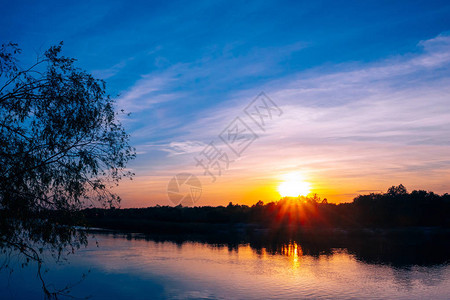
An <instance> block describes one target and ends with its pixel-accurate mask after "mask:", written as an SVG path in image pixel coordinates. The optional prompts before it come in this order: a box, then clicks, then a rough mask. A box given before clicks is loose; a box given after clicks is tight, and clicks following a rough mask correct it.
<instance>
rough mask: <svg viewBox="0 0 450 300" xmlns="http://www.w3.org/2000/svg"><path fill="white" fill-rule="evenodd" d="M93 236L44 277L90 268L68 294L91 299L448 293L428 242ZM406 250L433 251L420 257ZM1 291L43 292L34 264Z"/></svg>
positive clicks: (75, 274)
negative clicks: (422, 245) (337, 243)
mask: <svg viewBox="0 0 450 300" xmlns="http://www.w3.org/2000/svg"><path fill="white" fill-rule="evenodd" d="M96 238H97V240H98V242H99V247H96V246H95V243H90V245H89V246H88V247H87V248H84V249H80V250H79V251H78V252H76V254H75V255H72V256H71V257H70V259H69V261H68V262H66V263H63V264H53V263H52V264H50V266H49V268H50V271H49V272H48V273H46V274H45V277H46V280H47V282H48V283H51V284H53V285H54V286H56V287H60V288H61V287H64V286H65V285H66V284H68V283H75V282H77V281H79V280H80V278H82V274H83V273H87V272H88V271H89V273H88V274H87V276H86V278H85V279H84V280H82V281H81V282H80V283H79V284H77V285H75V286H74V287H72V288H71V295H73V296H76V297H86V296H91V297H92V299H280V298H283V299H336V298H339V299H361V298H366V299H387V298H389V299H425V298H431V299H449V298H450V265H449V263H448V259H447V258H448V257H447V254H448V253H446V252H445V253H439V251H436V250H435V249H434V250H433V249H429V247H428V250H430V251H429V252H427V253H426V254H424V253H422V252H421V251H422V250H423V249H419V248H417V249H415V250H414V249H411V247H409V246H405V248H403V249H397V248H396V249H394V250H393V251H386V249H385V248H386V247H385V245H384V246H383V247H381V248H383V249H384V250H383V251H381V252H380V251H378V250H376V251H372V250H373V249H376V248H379V249H381V248H380V247H379V244H373V245H367V244H364V245H363V246H362V247H355V246H354V245H353V246H349V247H347V248H346V247H340V248H330V247H324V246H317V245H315V246H310V245H302V244H301V243H298V242H293V241H291V242H289V243H272V244H270V245H264V244H257V243H256V244H255V243H251V244H242V243H238V242H236V243H226V244H223V245H220V244H217V243H206V242H193V241H184V242H179V241H178V242H171V241H154V240H152V239H143V238H139V236H136V237H130V236H124V235H112V234H100V235H97V236H96ZM405 249H410V250H413V251H411V252H410V253H405V251H407V250H405ZM398 251H401V252H403V253H404V254H405V255H401V253H398ZM411 253H415V254H417V253H419V254H421V255H422V254H424V255H428V256H433V253H435V254H434V257H429V259H425V260H423V259H419V258H418V257H417V256H415V255H412V256H411V255H410V254H411ZM422 258H423V257H422ZM14 259H15V258H12V261H14ZM0 292H1V294H0V299H42V298H43V294H42V291H41V289H40V285H39V281H38V280H37V278H36V269H35V268H33V267H32V266H30V267H26V268H23V269H21V268H16V269H15V271H14V272H13V273H12V274H11V275H9V274H7V273H5V272H2V273H1V274H0Z"/></svg>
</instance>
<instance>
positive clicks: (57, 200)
mask: <svg viewBox="0 0 450 300" xmlns="http://www.w3.org/2000/svg"><path fill="white" fill-rule="evenodd" d="M61 47H62V43H60V44H59V45H57V46H53V47H51V48H49V49H48V50H47V51H46V52H45V53H44V55H43V56H40V57H38V58H37V59H36V62H35V63H34V64H33V65H31V66H30V67H27V68H21V67H20V66H19V64H18V60H17V56H18V55H19V54H20V53H21V50H20V49H19V48H18V45H17V44H13V43H9V44H6V45H2V47H1V48H0V166H1V169H0V249H2V251H3V252H6V251H11V249H13V250H12V251H18V252H19V253H21V254H22V255H23V256H24V257H25V258H26V261H27V262H29V261H35V262H37V264H38V275H39V278H40V279H41V280H42V285H43V289H44V292H45V294H46V295H47V296H52V295H53V296H54V295H55V294H54V293H52V292H51V291H49V290H48V289H47V287H46V285H45V282H44V280H43V279H42V276H41V272H40V270H41V267H42V264H43V260H42V258H41V254H40V253H41V251H42V249H43V248H44V247H46V248H47V247H50V248H51V249H52V251H53V253H54V254H56V255H57V257H60V255H61V253H62V251H63V250H67V249H69V250H70V251H73V250H74V249H76V248H78V247H80V246H81V245H84V244H87V239H86V235H85V234H84V233H83V232H82V231H77V230H76V229H75V226H76V225H80V219H79V218H78V217H77V215H78V214H77V212H78V211H79V210H80V209H81V208H84V207H87V206H93V205H102V206H109V207H113V206H114V205H116V204H118V203H119V202H120V198H119V197H117V196H116V195H115V194H113V193H112V192H111V191H110V187H112V186H114V185H117V183H118V181H119V180H120V179H122V178H123V177H130V176H131V175H132V174H131V173H130V172H127V171H126V169H125V167H126V164H127V162H128V161H129V160H130V159H132V158H134V156H135V152H134V149H133V148H132V147H130V146H129V136H128V135H127V133H126V132H125V130H124V128H123V126H122V125H121V123H120V121H119V120H118V113H117V112H116V111H115V108H114V101H113V99H111V98H110V97H109V96H108V95H107V94H106V89H105V82H103V81H101V80H97V79H95V78H93V77H92V76H91V75H90V74H88V73H87V72H86V71H83V70H81V69H79V68H77V67H75V59H72V58H67V57H64V56H61V55H60V52H61ZM63 225H64V226H63Z"/></svg>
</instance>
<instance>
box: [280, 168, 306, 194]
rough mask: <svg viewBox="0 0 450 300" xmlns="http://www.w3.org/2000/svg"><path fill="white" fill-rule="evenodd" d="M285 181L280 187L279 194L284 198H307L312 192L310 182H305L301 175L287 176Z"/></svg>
mask: <svg viewBox="0 0 450 300" xmlns="http://www.w3.org/2000/svg"><path fill="white" fill-rule="evenodd" d="M284 177H285V180H284V181H283V182H282V183H280V185H279V186H278V193H280V195H281V196H282V197H298V196H306V195H308V194H309V193H310V192H311V185H310V184H309V182H306V181H304V180H303V178H302V177H301V176H299V175H295V174H288V175H285V176H284Z"/></svg>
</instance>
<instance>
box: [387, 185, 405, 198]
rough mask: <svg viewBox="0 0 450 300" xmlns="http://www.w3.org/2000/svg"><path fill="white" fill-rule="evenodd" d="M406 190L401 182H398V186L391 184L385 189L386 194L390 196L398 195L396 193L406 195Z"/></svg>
mask: <svg viewBox="0 0 450 300" xmlns="http://www.w3.org/2000/svg"><path fill="white" fill-rule="evenodd" d="M407 193H408V192H407V190H406V188H405V186H404V185H403V184H400V185H399V186H395V185H393V186H391V187H390V188H389V189H388V190H387V194H388V195H391V196H398V195H406V194H407Z"/></svg>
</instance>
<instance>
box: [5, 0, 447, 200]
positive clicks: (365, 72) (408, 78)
mask: <svg viewBox="0 0 450 300" xmlns="http://www.w3.org/2000/svg"><path fill="white" fill-rule="evenodd" d="M0 14H1V18H0V40H1V42H2V43H4V42H8V41H14V42H17V43H19V45H20V47H21V48H22V49H23V53H22V55H21V57H20V60H21V62H22V63H23V64H27V63H30V62H32V61H33V60H34V59H35V57H36V54H37V53H42V52H43V51H45V49H47V48H48V47H49V46H51V45H55V44H57V43H59V42H60V41H64V47H63V51H64V55H66V56H71V57H75V58H77V60H78V61H77V65H78V66H79V67H81V68H83V69H85V70H87V71H89V72H91V73H92V74H94V76H96V77H97V78H101V79H104V80H105V81H106V82H107V89H108V92H109V93H110V94H111V95H112V96H114V97H115V98H116V100H117V109H118V110H119V109H124V110H125V111H126V112H129V113H131V114H130V116H129V117H126V116H124V117H122V122H123V123H124V125H125V127H126V129H127V131H128V132H129V133H130V135H131V144H132V145H133V146H134V147H135V148H136V151H137V158H136V159H135V160H134V161H133V162H132V163H130V164H129V169H130V170H132V171H133V172H134V173H135V174H136V175H135V176H134V179H133V180H132V181H130V180H124V181H123V182H121V184H120V186H119V187H118V188H116V189H115V190H114V191H115V192H117V193H118V194H119V195H120V196H121V197H122V199H123V200H122V205H121V206H122V207H147V206H153V205H157V204H159V205H172V204H173V202H172V201H171V199H173V198H169V197H168V192H167V191H168V189H169V190H171V189H172V187H173V186H171V185H169V182H171V179H172V178H173V177H174V176H176V175H177V174H180V173H186V174H192V175H194V176H195V177H196V178H198V181H199V182H200V184H201V197H199V198H196V199H195V200H196V203H195V205H227V204H228V203H229V202H230V201H231V202H233V203H239V204H247V205H250V204H254V203H256V202H257V201H258V200H262V201H264V202H269V201H276V200H278V199H279V198H280V197H281V196H280V194H279V192H278V190H277V188H278V186H279V185H280V184H282V183H283V182H284V181H286V180H289V178H293V177H295V178H296V180H297V182H298V184H300V185H301V184H305V183H306V184H308V185H309V187H310V192H311V193H317V194H318V195H319V196H320V197H322V198H327V199H328V201H329V202H346V201H352V199H353V198H354V197H355V196H357V195H359V194H365V193H369V192H381V191H386V189H387V188H388V187H390V186H392V185H398V184H400V183H402V184H404V185H405V186H406V187H407V189H408V190H413V189H424V190H432V191H434V192H437V193H445V192H449V191H450V181H449V179H450V93H449V92H450V84H449V83H450V68H449V67H450V3H449V2H448V1H346V2H342V1H160V2H156V1H142V2H140V1H133V2H131V1H95V2H91V1H76V2H72V3H69V2H67V3H66V2H64V3H63V1H39V2H36V1H8V2H4V3H2V5H1V11H0ZM261 93H263V94H261ZM261 101H262V102H261ZM264 104H265V105H266V106H264ZM256 109H259V112H260V113H261V114H260V115H259V116H257V115H255V114H252V113H255V112H257V111H256ZM246 112H247V113H248V114H247V113H246ZM268 112H270V115H269V114H268ZM252 116H253V119H252ZM261 116H263V117H262V118H263V119H260V117H261ZM264 116H265V117H264ZM261 120H264V125H263V126H260V125H261V124H260V123H258V122H261ZM236 130H237V132H241V133H242V132H245V133H244V135H242V136H240V137H238V138H237V140H236V136H237V135H236V134H234V135H233V134H232V133H233V132H234V133H236ZM236 141H239V147H241V149H238V150H237V151H236V149H235V147H236V145H238V144H236ZM227 143H228V144H227ZM233 143H234V144H233ZM233 145H234V146H233ZM233 149H234V151H233ZM211 151H215V152H211ZM235 151H236V152H235ZM208 154H209V158H211V157H212V154H215V155H214V157H215V160H214V161H215V163H216V164H215V165H213V164H210V165H209V166H210V168H209V169H208V170H209V173H208V172H205V169H204V168H203V167H202V164H201V163H199V161H200V162H203V165H205V162H206V161H207V155H208ZM219 171H220V173H219ZM211 174H212V175H213V176H214V177H213V176H211ZM176 178H178V179H179V178H183V177H182V176H181V177H176ZM192 178H193V177H192ZM183 188H186V185H184V187H183ZM188 188H189V187H188ZM185 191H188V192H187V193H189V189H188V190H180V193H184V192H185ZM190 191H191V192H192V190H190Z"/></svg>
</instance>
